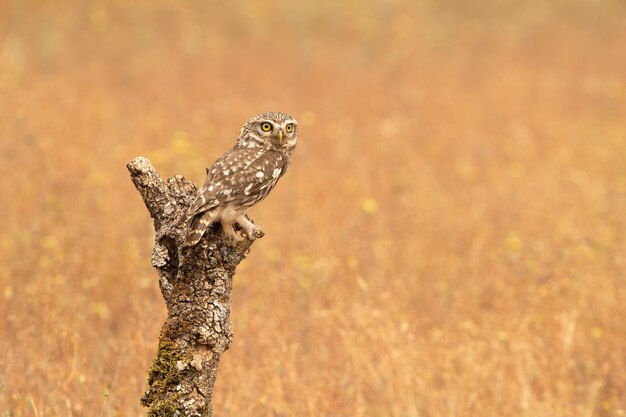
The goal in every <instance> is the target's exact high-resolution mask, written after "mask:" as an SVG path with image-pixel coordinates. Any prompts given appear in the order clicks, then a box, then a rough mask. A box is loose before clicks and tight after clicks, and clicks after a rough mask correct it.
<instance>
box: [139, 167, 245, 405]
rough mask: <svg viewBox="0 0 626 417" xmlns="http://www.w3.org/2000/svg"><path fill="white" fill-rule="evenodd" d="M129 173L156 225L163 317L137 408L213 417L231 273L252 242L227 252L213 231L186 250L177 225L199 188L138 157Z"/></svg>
mask: <svg viewBox="0 0 626 417" xmlns="http://www.w3.org/2000/svg"><path fill="white" fill-rule="evenodd" d="M127 167H128V170H129V171H130V176H131V179H132V181H133V183H134V184H135V187H136V188H137V190H138V191H139V193H140V194H141V197H142V198H143V201H144V202H145V204H146V207H147V208H148V211H149V212H150V215H151V216H152V219H153V220H154V231H155V235H156V236H155V243H154V250H153V252H152V265H153V266H154V267H155V268H156V269H157V270H158V271H159V276H160V280H159V284H160V287H161V293H162V294H163V298H164V299H165V304H166V306H167V311H168V314H167V320H166V321H165V324H164V325H163V328H162V329H161V335H160V339H159V347H158V351H157V356H156V358H155V359H154V362H153V363H152V367H151V368H150V372H149V375H148V384H149V387H148V390H147V391H146V393H145V394H144V395H143V397H142V398H141V403H142V404H143V405H144V406H146V407H148V416H150V417H157V416H158V417H165V416H181V417H183V416H184V417H195V416H198V417H199V416H202V417H210V416H211V415H212V396H213V386H214V384H215V378H216V376H217V366H218V364H219V360H220V355H221V354H222V353H223V352H224V351H225V350H226V349H228V347H229V346H230V343H231V341H232V337H233V334H232V331H231V323H230V310H231V300H230V295H231V291H232V288H233V286H232V283H233V275H234V274H235V268H236V267H237V265H238V264H239V262H241V261H242V260H243V259H244V258H245V255H246V253H247V251H248V250H249V248H250V245H251V243H252V242H250V241H249V240H247V239H245V240H244V241H242V242H241V243H240V244H238V245H237V246H236V247H230V246H228V245H226V243H225V242H224V241H223V239H222V232H221V230H220V229H219V226H216V227H213V228H211V229H209V230H208V231H207V233H206V235H205V236H204V237H203V238H202V240H201V241H200V242H199V243H198V244H197V245H195V246H193V247H191V248H189V247H183V245H182V243H183V241H184V240H185V231H186V228H185V226H186V225H184V224H182V220H183V218H184V213H185V211H186V210H187V208H188V207H189V205H190V204H191V202H192V201H193V198H194V196H195V195H196V191H197V190H196V186H195V185H194V184H193V183H191V182H190V181H188V180H186V179H185V178H183V177H182V176H180V175H177V176H175V177H172V178H170V179H168V180H167V182H164V181H163V180H162V179H161V177H159V174H158V173H157V172H156V170H155V169H154V167H153V166H152V164H151V163H150V161H148V160H147V159H145V158H143V157H137V158H135V159H133V160H132V161H131V162H130V163H129V164H128V165H127Z"/></svg>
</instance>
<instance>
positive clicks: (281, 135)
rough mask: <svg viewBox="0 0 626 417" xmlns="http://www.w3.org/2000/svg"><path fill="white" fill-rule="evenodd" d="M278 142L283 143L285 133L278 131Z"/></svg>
mask: <svg viewBox="0 0 626 417" xmlns="http://www.w3.org/2000/svg"><path fill="white" fill-rule="evenodd" d="M278 141H279V142H280V143H283V131H282V130H279V131H278Z"/></svg>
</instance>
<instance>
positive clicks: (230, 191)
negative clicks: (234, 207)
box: [222, 188, 233, 196]
mask: <svg viewBox="0 0 626 417" xmlns="http://www.w3.org/2000/svg"><path fill="white" fill-rule="evenodd" d="M232 192H233V190H231V189H230V188H227V189H225V190H224V191H222V194H224V195H225V196H229V195H230V193H232Z"/></svg>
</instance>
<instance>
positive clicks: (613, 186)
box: [0, 0, 626, 417]
mask: <svg viewBox="0 0 626 417" xmlns="http://www.w3.org/2000/svg"><path fill="white" fill-rule="evenodd" d="M625 45H626V3H624V2H623V1H618V0H607V1H587V0H573V1H526V2H519V1H512V0H511V1H509V0H485V1H481V2H460V1H459V2H454V1H452V2H449V1H438V0H432V1H425V2H414V1H410V0H394V1H377V0H373V1H368V2H362V1H356V0H346V1H342V2H336V1H330V0H322V1H317V2H297V1H289V0H278V1H264V0H258V1H250V2H245V1H232V2H217V1H189V2H175V1H168V0H156V1H150V2H148V1H145V2H144V1H139V2H129V1H125V0H124V1H121V0H119V1H118V0H112V1H96V0H94V1H82V2H70V1H52V0H50V1H48V0H15V1H13V0H4V1H2V2H1V3H0V173H1V176H0V192H1V195H2V197H1V202H2V204H0V219H1V221H0V265H1V267H0V416H2V417H9V416H11V417H21V416H36V417H43V416H141V415H144V411H143V410H142V408H141V407H140V405H139V398H140V396H141V394H142V392H143V390H144V389H145V388H146V381H147V370H148V368H149V366H150V363H151V360H152V358H153V357H154V354H155V352H156V347H157V338H158V333H159V329H160V326H161V324H162V322H163V320H164V318H165V315H166V311H165V306H164V304H163V301H162V298H161V295H160V293H159V290H158V278H157V274H156V272H155V271H154V270H153V269H152V267H151V265H150V254H151V249H152V225H151V221H150V218H149V215H148V212H147V210H146V209H145V207H144V205H143V202H142V201H141V198H140V196H139V194H138V193H137V192H136V191H135V189H134V187H133V185H132V183H131V181H130V179H129V175H128V172H127V171H126V167H125V164H126V163H127V162H128V161H129V160H131V159H132V158H133V157H135V156H137V155H143V156H145V157H147V158H149V159H150V160H151V161H152V163H153V164H154V165H155V166H156V168H157V169H158V170H159V172H160V174H161V175H162V176H163V177H169V176H173V175H175V174H182V175H184V176H185V177H187V178H189V179H192V180H193V181H195V182H197V183H199V182H202V181H203V180H204V174H205V172H204V168H205V167H206V166H209V165H210V164H211V163H212V162H213V161H214V160H215V159H216V158H217V157H218V156H219V155H221V154H222V153H223V152H224V151H225V150H226V149H228V148H229V147H230V146H231V145H232V144H233V143H234V140H235V138H236V136H237V134H238V132H239V129H240V127H241V125H242V124H243V123H244V122H245V121H246V120H247V119H248V118H249V117H250V116H252V115H254V114H257V113H260V112H262V111H267V110H278V111H284V112H287V113H290V114H292V115H293V116H295V117H296V118H297V119H298V120H299V134H300V141H299V146H298V149H297V150H296V153H295V155H294V159H293V163H292V165H291V168H290V172H289V173H288V174H287V175H286V176H285V177H284V179H283V180H281V183H280V184H279V185H278V187H277V188H276V190H275V191H274V192H273V193H272V195H271V196H270V197H269V198H268V199H267V200H265V201H264V202H263V203H262V204H260V205H259V206H257V207H255V208H253V209H252V211H251V212H250V215H251V217H252V218H253V219H254V220H255V221H256V222H257V223H258V224H260V225H261V226H262V227H263V228H264V229H265V231H266V236H265V237H264V238H263V239H262V240H261V241H259V242H257V243H256V244H255V245H254V247H253V250H252V252H251V253H250V255H249V257H248V259H247V260H246V261H244V263H243V264H242V265H241V266H240V268H239V270H238V273H237V275H236V277H235V288H234V294H233V312H232V321H233V325H234V326H233V327H234V331H235V338H234V342H233V345H232V346H231V349H230V350H229V351H228V352H226V354H225V355H224V356H223V357H222V363H221V365H220V367H221V368H220V373H219V377H218V381H217V385H216V392H215V397H214V399H215V400H214V401H215V404H214V409H215V414H216V415H223V416H250V415H255V416H296V415H297V416H319V415H326V416H339V417H342V416H351V417H353V416H354V417H364V416H393V417H415V416H460V415H462V416H484V415H503V416H563V417H572V416H585V417H591V416H606V417H617V416H624V415H626V378H624V375H626V320H625V319H624V317H626V302H625V301H626V300H625V295H626V288H625V285H626V282H625V271H626V237H625V232H626V162H625V161H626V125H625V120H626V48H625Z"/></svg>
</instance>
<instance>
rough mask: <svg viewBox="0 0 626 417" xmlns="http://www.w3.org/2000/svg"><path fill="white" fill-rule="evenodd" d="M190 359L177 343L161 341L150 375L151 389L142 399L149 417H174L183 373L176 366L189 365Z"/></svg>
mask: <svg viewBox="0 0 626 417" xmlns="http://www.w3.org/2000/svg"><path fill="white" fill-rule="evenodd" d="M190 359H191V358H190V357H189V355H187V354H185V352H183V350H182V349H181V348H180V346H178V344H177V343H175V342H172V341H169V340H163V339H161V341H160V342H159V350H158V351H157V356H156V358H155V359H154V362H153V363H152V366H151V367H150V371H149V373H148V384H149V389H148V391H147V392H146V393H145V394H144V396H143V397H142V398H141V403H142V404H143V405H144V406H146V407H148V417H171V416H174V414H175V412H176V410H177V409H178V406H179V404H178V399H179V398H180V394H179V393H177V392H176V391H175V389H176V386H177V385H178V384H179V383H180V381H181V380H182V374H181V372H182V371H180V370H179V369H178V367H177V366H176V364H177V363H179V362H182V363H188V362H189V360H190Z"/></svg>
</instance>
